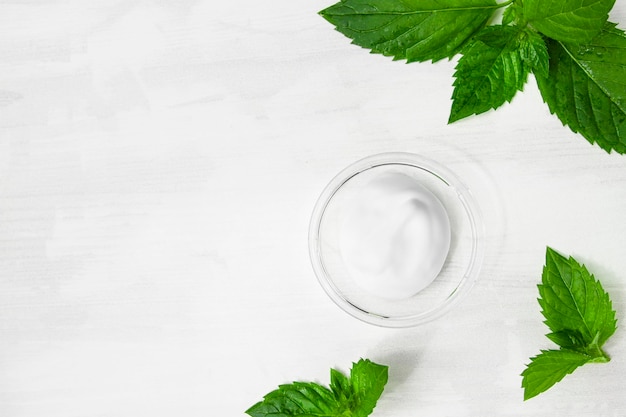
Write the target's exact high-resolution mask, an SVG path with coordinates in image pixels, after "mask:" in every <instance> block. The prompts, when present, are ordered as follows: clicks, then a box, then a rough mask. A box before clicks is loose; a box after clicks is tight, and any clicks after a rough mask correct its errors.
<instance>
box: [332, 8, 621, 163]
mask: <svg viewBox="0 0 626 417" xmlns="http://www.w3.org/2000/svg"><path fill="white" fill-rule="evenodd" d="M614 1H615V0H586V1H584V2H583V1H579V0H552V1H543V0H509V1H506V2H504V3H497V2H496V1H495V0H341V1H340V2H338V3H336V4H334V5H332V6H330V7H328V8H326V9H324V10H322V11H321V12H320V14H321V15H322V16H323V17H324V18H325V19H326V20H328V21H329V22H330V23H332V24H333V25H334V26H335V27H336V29H337V30H338V31H339V32H341V33H343V34H344V35H346V36H347V37H349V38H351V39H352V42H353V43H354V44H356V45H359V46H361V47H364V48H367V49H370V50H371V51H372V52H373V53H379V54H383V55H385V56H389V57H392V58H393V59H394V60H406V61H407V62H424V61H433V62H435V61H438V60H441V59H445V58H448V59H451V58H453V57H454V56H456V55H457V54H460V55H461V57H460V58H459V61H458V65H457V67H456V71H455V74H454V78H455V80H454V83H453V86H454V91H453V94H452V108H451V110H450V116H449V122H450V123H452V122H455V121H457V120H460V119H463V118H465V117H468V116H471V115H475V114H480V113H484V112H486V111H488V110H491V109H497V108H498V107H500V106H501V105H503V104H504V103H506V102H510V101H511V100H512V99H513V97H514V96H515V94H516V93H517V92H518V91H521V90H523V87H524V85H525V84H526V82H527V80H528V76H529V75H530V74H533V75H534V77H535V79H536V81H537V85H538V87H539V90H540V92H541V95H542V97H543V100H544V102H546V103H547V105H548V107H549V109H550V112H551V113H552V114H555V115H556V116H557V117H558V118H559V119H560V120H561V121H562V123H563V124H564V125H566V126H568V127H569V128H570V129H571V130H572V131H574V132H577V133H579V134H581V135H582V136H583V137H585V138H586V139H587V140H588V141H589V142H591V143H592V144H593V143H596V144H598V145H599V146H600V147H601V148H602V149H604V150H605V151H607V152H611V151H615V152H618V153H621V154H624V153H626V83H625V82H624V78H625V76H626V34H624V32H623V31H622V30H621V29H618V28H617V25H616V24H614V23H610V22H608V21H607V19H608V14H609V12H610V10H611V9H612V8H613V4H614ZM498 9H504V11H503V13H502V19H501V21H500V22H499V23H497V24H493V22H494V19H495V15H496V11H497V10H498Z"/></svg>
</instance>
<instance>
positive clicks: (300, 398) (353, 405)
mask: <svg viewBox="0 0 626 417" xmlns="http://www.w3.org/2000/svg"><path fill="white" fill-rule="evenodd" d="M387 378H388V367H387V366H385V365H379V364H376V363H374V362H372V361H370V360H368V359H361V360H359V361H358V362H357V363H354V364H353V366H352V369H351V370H350V376H349V377H347V376H346V375H344V374H343V373H341V372H339V371H337V370H335V369H331V370H330V388H327V387H324V386H322V385H319V384H317V383H315V382H293V383H291V384H285V385H280V386H279V387H278V389H276V390H274V391H272V392H270V393H269V394H267V395H266V396H265V397H264V398H263V401H260V402H258V403H256V404H255V405H253V406H252V407H250V408H249V409H248V410H247V411H246V414H248V415H250V416H251V417H292V416H293V417H296V416H300V417H367V416H369V415H370V414H371V413H372V411H374V407H376V403H377V401H378V399H379V398H380V396H381V394H382V393H383V390H384V388H385V384H387Z"/></svg>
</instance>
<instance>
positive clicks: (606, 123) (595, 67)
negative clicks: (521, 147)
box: [536, 23, 626, 154]
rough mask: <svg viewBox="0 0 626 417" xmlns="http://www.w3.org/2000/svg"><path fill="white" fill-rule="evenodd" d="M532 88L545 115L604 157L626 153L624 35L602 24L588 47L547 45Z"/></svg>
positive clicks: (625, 48) (625, 36)
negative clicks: (545, 61)
mask: <svg viewBox="0 0 626 417" xmlns="http://www.w3.org/2000/svg"><path fill="white" fill-rule="evenodd" d="M548 53H549V55H550V73H549V76H548V77H543V76H537V77H536V78H537V85H538V86H539V90H540V91H541V95H542V97H543V100H544V101H545V102H546V103H547V104H548V107H549V108H550V112H551V113H553V114H556V116H557V117H558V118H559V119H560V120H561V122H562V123H563V124H564V125H567V126H569V128H570V129H571V130H572V131H574V132H576V133H580V134H581V135H582V136H584V137H585V138H586V139H587V140H588V141H589V142H590V143H592V144H593V143H597V144H598V145H599V146H600V147H601V148H602V149H604V150H605V151H606V152H611V151H615V152H618V153H620V154H624V153H626V84H625V83H624V77H625V71H624V70H625V68H626V34H624V32H623V31H622V30H620V29H618V28H616V27H615V24H612V23H607V24H606V25H605V27H604V29H603V30H602V32H600V34H599V35H598V36H596V37H595V38H594V39H593V40H592V41H591V42H590V43H589V44H586V45H578V44H571V43H562V42H557V41H554V40H549V41H548Z"/></svg>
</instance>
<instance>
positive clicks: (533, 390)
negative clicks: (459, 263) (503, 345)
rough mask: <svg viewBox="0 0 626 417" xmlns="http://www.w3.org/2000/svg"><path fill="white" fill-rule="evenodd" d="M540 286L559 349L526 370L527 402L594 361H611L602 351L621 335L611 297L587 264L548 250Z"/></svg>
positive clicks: (541, 302) (535, 360) (545, 352)
mask: <svg viewBox="0 0 626 417" xmlns="http://www.w3.org/2000/svg"><path fill="white" fill-rule="evenodd" d="M541 281H542V282H541V284H540V285H539V286H538V288H539V294H540V296H541V297H540V298H539V305H540V306H541V308H542V311H541V313H542V314H543V316H544V317H545V319H546V320H545V324H546V325H547V326H548V327H549V328H550V331H551V333H549V334H547V335H546V336H547V337H548V338H549V339H550V340H552V341H553V342H554V343H556V344H557V345H558V346H559V349H558V350H557V349H552V350H542V351H541V353H540V354H539V355H537V356H535V357H533V358H531V361H530V363H529V364H528V365H527V367H526V369H525V370H524V372H522V377H523V378H522V387H523V388H524V400H527V399H529V398H532V397H534V396H536V395H538V394H540V393H542V392H544V391H546V390H547V389H549V388H550V387H552V386H553V385H554V384H556V383H557V382H559V381H560V380H562V379H563V378H564V377H565V376H566V375H568V374H570V373H572V372H573V371H574V370H575V369H576V368H578V367H579V366H582V365H584V364H586V363H590V362H608V361H609V360H610V358H609V356H608V355H607V354H606V353H605V352H604V351H603V350H602V346H603V345H604V342H606V341H607V339H608V338H609V337H610V336H611V335H612V334H613V333H615V330H616V329H617V320H616V319H615V311H614V310H613V308H612V305H611V300H610V298H609V295H608V293H607V292H606V291H604V289H603V288H602V285H601V284H600V282H599V281H597V280H596V279H595V278H594V276H593V275H591V274H590V273H589V271H588V270H587V268H586V267H585V266H584V265H581V264H579V263H578V262H577V261H576V260H575V259H574V258H572V257H569V258H566V257H564V256H562V255H560V254H559V253H557V252H556V251H555V250H553V249H551V248H547V250H546V264H545V266H544V269H543V274H542V280H541Z"/></svg>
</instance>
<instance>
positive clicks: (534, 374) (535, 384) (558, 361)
mask: <svg viewBox="0 0 626 417" xmlns="http://www.w3.org/2000/svg"><path fill="white" fill-rule="evenodd" d="M590 359H591V357H590V356H588V355H585V354H584V353H580V352H576V351H573V350H567V349H561V350H542V351H541V353H540V354H539V355H537V356H535V357H533V358H531V359H530V363H529V364H528V366H527V368H526V369H525V370H524V372H522V377H523V378H522V387H523V388H524V400H528V399H530V398H532V397H534V396H536V395H538V394H541V393H542V392H544V391H546V390H548V389H549V388H551V387H552V386H553V385H554V384H556V383H557V382H559V381H561V380H562V379H563V378H564V377H565V376H566V375H568V374H571V373H572V372H574V370H575V369H576V368H578V367H579V366H582V365H584V364H586V363H587V362H589V361H590Z"/></svg>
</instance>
